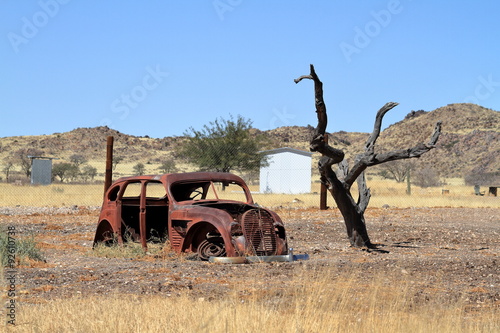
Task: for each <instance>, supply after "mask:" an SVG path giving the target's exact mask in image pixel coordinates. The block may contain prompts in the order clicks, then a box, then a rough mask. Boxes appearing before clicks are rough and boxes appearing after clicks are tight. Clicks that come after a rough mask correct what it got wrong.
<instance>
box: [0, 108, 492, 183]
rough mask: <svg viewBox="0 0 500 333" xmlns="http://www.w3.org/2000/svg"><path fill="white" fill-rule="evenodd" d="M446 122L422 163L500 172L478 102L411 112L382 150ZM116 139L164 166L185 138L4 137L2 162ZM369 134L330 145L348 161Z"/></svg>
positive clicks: (288, 132) (100, 153)
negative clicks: (28, 153) (22, 153)
mask: <svg viewBox="0 0 500 333" xmlns="http://www.w3.org/2000/svg"><path fill="white" fill-rule="evenodd" d="M438 120H441V121H442V122H443V128H442V136H441V138H440V140H439V142H438V145H437V148H436V149H434V150H432V151H431V152H429V153H428V154H425V155H424V156H423V157H422V158H421V159H420V160H419V162H418V163H421V165H422V166H423V165H426V166H430V167H433V168H435V169H436V170H438V171H439V173H440V175H441V176H442V177H464V176H465V175H467V174H469V173H471V172H474V171H476V172H489V173H495V172H496V173H498V172H500V163H499V159H498V156H499V155H500V154H499V153H500V112H498V111H494V110H491V109H486V108H483V107H481V106H478V105H475V104H450V105H447V106H444V107H441V108H438V109H436V110H434V111H429V112H427V111H423V110H419V111H412V112H411V113H409V114H408V115H407V116H406V117H405V119H403V120H401V121H400V122H398V123H395V124H393V125H391V126H389V127H388V128H386V129H385V130H384V131H383V132H382V133H381V136H380V139H379V141H377V147H376V149H378V151H388V150H392V149H396V148H409V147H412V146H414V145H415V144H416V143H418V142H427V141H428V139H429V136H430V135H431V133H432V131H433V128H434V124H435V123H436V121H438ZM312 130H313V128H312V127H310V126H309V127H300V126H288V127H280V128H276V129H273V130H269V131H264V132H262V131H260V130H257V129H255V131H256V132H261V133H263V134H264V135H265V136H267V137H268V143H267V147H266V149H271V148H278V147H292V148H297V149H302V150H308V143H309V138H310V136H311V133H312ZM110 135H112V136H114V141H115V145H114V147H115V156H123V157H124V158H125V159H126V160H127V161H128V162H130V163H135V162H136V161H141V162H143V163H149V164H160V163H161V162H162V161H163V160H165V159H167V158H172V157H173V156H174V155H173V152H174V148H175V147H176V146H177V145H181V144H182V142H183V140H184V138H183V137H165V138H150V137H147V136H146V137H136V136H131V135H127V134H123V133H120V132H118V131H115V130H113V129H110V128H108V127H95V128H77V129H75V130H73V131H70V132H66V133H54V134H51V135H40V136H17V137H4V138H0V161H2V162H0V163H3V162H4V161H5V160H8V159H9V158H11V157H12V156H13V154H14V153H15V152H16V151H19V150H20V149H25V150H28V149H30V150H31V151H34V152H36V153H39V154H43V156H49V157H57V158H59V159H61V160H63V161H64V160H68V159H69V156H71V155H72V154H80V155H83V156H85V157H86V158H87V159H88V160H89V161H90V163H91V164H92V162H93V161H94V162H103V161H104V159H105V155H106V138H107V137H108V136H110ZM367 137H368V133H349V132H343V131H341V132H334V133H330V135H329V140H330V144H332V145H334V146H336V147H337V148H340V149H343V150H344V151H345V153H346V157H347V158H348V159H352V158H353V156H354V155H355V154H357V153H359V152H360V151H361V150H362V149H363V145H364V142H365V140H366V139H367Z"/></svg>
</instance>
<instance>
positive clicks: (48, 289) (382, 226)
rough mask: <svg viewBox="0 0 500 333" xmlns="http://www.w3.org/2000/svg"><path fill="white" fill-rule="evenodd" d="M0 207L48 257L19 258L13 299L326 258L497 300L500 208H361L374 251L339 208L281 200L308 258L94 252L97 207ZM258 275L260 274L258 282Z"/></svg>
mask: <svg viewBox="0 0 500 333" xmlns="http://www.w3.org/2000/svg"><path fill="white" fill-rule="evenodd" d="M74 210H75V211H74V212H72V213H71V214H66V213H65V214H61V213H58V212H55V213H52V214H39V213H38V214H34V215H0V224H1V225H3V226H5V225H10V226H15V228H16V232H17V235H18V237H22V236H26V235H30V234H34V235H35V237H36V240H37V241H38V242H39V243H40V245H41V247H42V249H43V253H44V256H45V258H46V263H36V262H33V263H30V264H28V265H24V266H20V267H18V268H17V278H18V282H17V283H18V290H19V295H20V301H21V302H26V303H44V302H46V301H48V300H50V299H56V298H60V297H70V296H85V295H103V294H112V293H126V294H163V295H166V296H170V295H177V294H180V293H190V294H192V295H193V296H195V297H204V298H208V299H210V298H213V297H217V296H218V295H222V294H225V293H227V292H228V291H229V290H231V289H232V288H233V287H234V286H236V285H239V286H241V285H244V284H245V283H248V281H252V286H253V287H255V286H257V285H258V286H260V288H263V289H266V288H267V289H270V288H274V287H278V286H279V285H280V284H283V283H284V284H285V285H286V284H288V283H294V282H293V281H296V280H294V276H295V275H296V274H297V272H298V271H299V269H302V268H304V267H308V268H313V267H315V266H321V267H326V269H327V270H330V271H331V273H332V275H339V274H342V273H343V272H349V271H357V272H360V274H364V275H366V276H367V277H380V276H384V277H387V278H388V279H394V281H398V280H401V279H406V280H411V283H415V284H417V285H418V286H420V289H421V292H422V295H421V296H422V297H424V298H429V297H432V296H433V294H435V293H436V292H438V293H439V294H441V295H447V296H448V297H451V298H457V297H464V296H465V298H466V299H467V301H468V302H471V303H473V304H483V303H484V302H486V303H488V304H495V305H496V306H500V257H499V256H500V241H499V236H500V209H498V208H495V209H494V208H476V209H471V208H415V209H411V208H408V209H397V208H389V209H368V211H367V215H366V218H367V223H368V231H369V234H370V237H371V239H372V242H374V243H376V244H379V245H380V249H381V250H383V251H381V252H377V251H375V252H373V251H372V252H368V251H364V250H359V249H354V248H351V247H349V245H348V241H347V239H346V236H345V227H344V225H343V222H342V218H341V216H340V214H339V213H338V212H337V211H334V210H329V211H316V210H310V209H309V210H296V209H282V210H279V211H278V213H279V214H280V216H281V217H282V219H283V220H284V221H285V224H286V225H285V226H286V228H287V233H288V238H289V245H290V246H292V247H293V248H294V250H295V252H296V253H308V254H310V257H311V259H310V260H309V261H304V262H294V263H267V264H252V265H224V264H210V263H207V262H200V261H196V260H191V259H192V256H189V255H183V256H178V255H174V254H173V253H167V254H165V255H163V256H153V255H147V256H145V257H143V258H140V259H130V258H126V259H121V258H105V257H96V256H94V255H93V254H92V250H91V245H92V239H93V236H94V231H95V225H96V222H97V216H98V211H97V210H87V209H84V208H78V209H77V208H76V207H75V209H74ZM257 281H259V282H257Z"/></svg>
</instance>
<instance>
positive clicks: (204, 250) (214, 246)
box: [197, 239, 226, 260]
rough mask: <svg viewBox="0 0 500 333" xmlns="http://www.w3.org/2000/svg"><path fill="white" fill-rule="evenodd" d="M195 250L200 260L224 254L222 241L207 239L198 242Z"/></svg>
mask: <svg viewBox="0 0 500 333" xmlns="http://www.w3.org/2000/svg"><path fill="white" fill-rule="evenodd" d="M197 252H198V257H199V258H200V259H201V260H208V258H210V257H223V256H225V255H226V249H225V248H224V243H219V242H214V241H210V240H208V239H205V240H204V241H202V242H201V243H200V245H199V246H198V251H197Z"/></svg>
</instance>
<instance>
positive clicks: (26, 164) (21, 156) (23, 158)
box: [12, 148, 43, 178]
mask: <svg viewBox="0 0 500 333" xmlns="http://www.w3.org/2000/svg"><path fill="white" fill-rule="evenodd" d="M42 154H43V151H41V150H39V149H35V148H22V149H18V150H16V151H15V152H14V153H13V156H12V157H13V159H14V161H15V163H16V164H18V165H19V166H20V167H21V170H22V172H23V173H24V174H25V175H26V177H28V178H29V177H30V176H31V158H30V156H41V155H42Z"/></svg>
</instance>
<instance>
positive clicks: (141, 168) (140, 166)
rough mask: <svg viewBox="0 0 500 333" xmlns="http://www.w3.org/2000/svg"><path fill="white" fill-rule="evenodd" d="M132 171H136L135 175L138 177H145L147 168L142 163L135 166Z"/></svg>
mask: <svg viewBox="0 0 500 333" xmlns="http://www.w3.org/2000/svg"><path fill="white" fill-rule="evenodd" d="M132 169H133V170H134V174H135V175H136V176H140V175H143V174H144V173H145V172H146V166H145V165H144V163H141V162H139V163H137V164H136V165H134V167H133V168H132Z"/></svg>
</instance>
